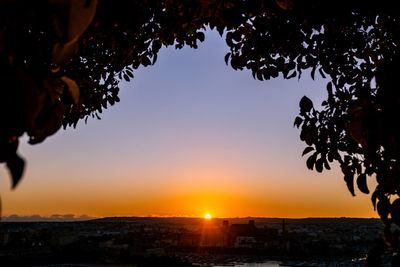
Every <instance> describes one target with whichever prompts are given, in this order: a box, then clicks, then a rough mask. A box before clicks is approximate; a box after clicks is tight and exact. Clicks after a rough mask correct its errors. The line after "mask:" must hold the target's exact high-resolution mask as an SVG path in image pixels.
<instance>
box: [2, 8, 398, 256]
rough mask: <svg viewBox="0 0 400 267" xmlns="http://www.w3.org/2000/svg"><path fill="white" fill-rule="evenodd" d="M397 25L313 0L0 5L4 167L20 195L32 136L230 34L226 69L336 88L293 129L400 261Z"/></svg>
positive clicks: (382, 15)
mask: <svg viewBox="0 0 400 267" xmlns="http://www.w3.org/2000/svg"><path fill="white" fill-rule="evenodd" d="M399 23H400V17H399V14H398V12H397V10H396V9H395V8H394V6H392V2H390V1H358V0H357V1H343V0H338V1H329V2H327V1H317V0H247V1H243V0H219V1H218V0H194V1H191V0H186V1H184V0H179V1H171V0H147V1H146V0H141V1H139V0H117V1H107V0H99V1H97V0H86V1H78V0H71V1H64V0H48V1H47V0H46V1H45V0H42V1H28V0H25V1H24V0H11V1H0V78H1V81H2V84H1V98H0V101H1V103H0V109H1V110H0V125H1V126H0V162H5V163H6V165H7V167H8V169H9V170H10V173H11V177H12V182H13V187H15V186H16V185H17V183H18V181H19V180H20V178H21V177H22V173H23V167H24V161H23V160H22V159H21V157H20V156H18V154H17V153H16V151H17V147H18V139H19V137H20V136H21V135H22V134H24V133H27V134H28V136H29V138H30V139H29V143H31V144H37V143H40V142H42V141H43V140H45V139H46V137H48V136H50V135H52V134H54V133H55V132H57V131H58V130H59V128H60V127H61V126H63V127H64V128H66V127H68V126H74V127H75V126H76V124H77V123H78V121H79V120H81V119H85V120H86V119H87V118H88V117H89V116H92V117H97V118H99V113H101V112H102V111H103V109H106V108H107V107H108V106H110V105H114V103H115V102H118V101H119V98H118V90H119V88H118V83H119V81H121V80H122V79H124V80H126V81H129V80H131V79H133V78H134V70H135V69H137V68H138V67H139V66H141V65H142V66H145V67H146V66H149V65H152V64H154V63H155V62H156V60H157V53H158V51H159V49H160V48H161V47H162V46H171V45H174V46H175V47H176V48H182V47H183V46H185V45H187V46H190V47H193V48H197V42H198V41H203V40H204V38H205V35H204V31H205V27H210V28H211V29H214V28H216V29H217V30H218V32H219V33H220V34H221V36H222V35H223V34H225V35H224V36H225V38H226V43H227V45H228V47H229V49H230V52H229V53H227V54H226V55H225V61H226V63H227V64H228V65H230V66H231V67H232V68H233V69H235V70H238V69H239V70H242V69H249V70H251V73H252V75H253V77H254V78H256V79H259V80H264V79H265V80H268V79H271V78H276V77H278V76H279V75H281V76H283V77H284V78H286V79H291V78H300V77H301V75H302V72H303V71H304V70H310V71H311V76H312V78H314V76H315V75H316V74H317V75H321V76H322V77H324V78H325V77H326V78H328V80H327V86H326V89H327V91H328V98H327V99H326V100H325V101H323V103H322V106H323V108H322V110H316V109H315V108H314V107H313V103H312V102H311V100H310V99H308V98H307V97H304V98H303V99H302V100H301V101H300V115H299V116H298V117H297V118H296V119H295V126H297V127H299V128H300V129H301V134H300V138H301V140H303V141H304V142H305V143H306V144H307V147H306V149H305V150H304V153H303V155H305V154H309V156H308V159H307V167H308V168H309V169H314V168H315V169H316V170H317V171H318V172H322V171H323V169H328V170H329V169H330V167H329V164H330V163H331V162H333V161H338V162H339V163H340V166H341V168H342V171H343V174H344V180H345V182H346V184H347V186H348V189H349V191H350V192H351V194H353V195H354V194H355V192H354V181H356V184H357V187H358V188H359V190H360V191H361V192H363V193H366V194H368V193H369V188H368V186H367V178H368V177H371V176H373V177H375V178H376V179H377V182H378V186H377V187H376V188H375V190H374V191H373V193H372V203H373V206H374V208H377V211H378V214H379V215H380V217H381V219H382V220H383V222H384V223H385V224H386V230H385V233H384V240H385V243H386V245H387V246H389V248H391V249H393V251H396V249H397V247H398V234H397V233H396V232H393V231H391V230H390V226H391V224H393V223H395V224H397V225H400V200H399V199H398V196H399V190H400V164H399V160H400V130H399V129H400V127H397V124H398V122H399V119H398V115H399V114H400V112H399V111H400V93H399V90H397V87H396V85H397V80H396V78H397V75H398V69H399V68H398V66H399V61H400V51H399V45H400V24H399Z"/></svg>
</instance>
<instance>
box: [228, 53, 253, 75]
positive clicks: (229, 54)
mask: <svg viewBox="0 0 400 267" xmlns="http://www.w3.org/2000/svg"><path fill="white" fill-rule="evenodd" d="M230 56H231V53H227V54H226V55H225V64H226V65H228V61H229V57H230ZM253 76H254V72H253Z"/></svg>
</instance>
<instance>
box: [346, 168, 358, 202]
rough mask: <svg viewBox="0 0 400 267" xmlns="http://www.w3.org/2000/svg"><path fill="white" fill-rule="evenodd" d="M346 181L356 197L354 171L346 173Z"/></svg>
mask: <svg viewBox="0 0 400 267" xmlns="http://www.w3.org/2000/svg"><path fill="white" fill-rule="evenodd" d="M344 181H345V182H346V185H347V189H349V192H350V193H351V195H352V196H353V197H354V196H355V195H356V194H354V173H352V172H347V173H345V175H344Z"/></svg>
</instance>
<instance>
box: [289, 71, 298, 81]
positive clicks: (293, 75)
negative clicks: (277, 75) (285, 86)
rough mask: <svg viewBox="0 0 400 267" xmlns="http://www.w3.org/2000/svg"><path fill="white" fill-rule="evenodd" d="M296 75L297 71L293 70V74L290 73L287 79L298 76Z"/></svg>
mask: <svg viewBox="0 0 400 267" xmlns="http://www.w3.org/2000/svg"><path fill="white" fill-rule="evenodd" d="M296 75H297V72H296V71H293V72H292V74H290V75H289V76H288V77H287V79H291V78H294V77H296Z"/></svg>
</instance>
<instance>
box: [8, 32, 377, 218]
mask: <svg viewBox="0 0 400 267" xmlns="http://www.w3.org/2000/svg"><path fill="white" fill-rule="evenodd" d="M227 51H228V48H227V46H226V44H225V42H224V39H222V38H220V37H219V35H218V34H217V33H216V32H207V35H206V41H205V42H204V43H202V44H201V45H200V46H199V49H197V50H194V49H190V48H184V49H182V50H175V49H174V48H173V47H171V48H163V49H161V51H160V53H159V55H158V61H157V63H156V65H155V66H150V67H147V68H141V69H139V70H138V71H136V73H135V79H134V80H133V81H131V82H130V83H121V92H120V98H121V102H120V103H117V104H116V105H115V106H113V107H111V108H109V109H108V110H106V111H105V112H103V114H102V116H101V117H102V119H101V120H100V121H98V120H96V119H89V120H88V123H87V124H86V125H85V124H84V122H83V121H82V122H80V123H79V124H78V127H77V128H76V129H72V128H70V129H67V130H66V131H64V130H60V131H59V132H58V133H57V134H55V135H54V136H51V137H49V138H48V139H46V140H45V142H44V143H43V144H40V145H36V146H31V145H28V144H26V138H24V139H23V140H22V142H21V143H22V144H21V146H20V148H19V151H20V153H21V154H22V155H23V156H24V157H25V158H26V159H27V168H26V172H25V175H24V178H23V180H22V181H21V183H20V184H19V186H18V187H17V189H16V190H13V191H12V190H10V189H9V188H10V187H11V183H10V179H9V177H8V173H7V171H6V169H5V168H1V169H0V194H1V197H2V204H3V215H5V216H7V215H11V214H18V215H25V216H27V215H34V214H39V215H41V216H50V215H52V214H76V215H82V214H87V215H89V216H95V217H103V216H148V215H152V216H154V215H157V216H203V215H204V214H206V213H210V214H212V215H213V216H214V217H237V216H238V217H244V216H262V217H336V216H338V217H341V216H347V217H376V213H375V212H374V211H373V207H372V204H371V201H370V196H369V195H364V194H362V193H361V192H359V191H357V192H356V194H357V196H356V197H352V196H351V195H350V193H349V192H348V191H347V188H346V185H345V183H344V181H343V176H342V175H341V173H340V170H339V168H338V167H337V166H333V169H332V170H331V171H328V172H327V171H324V172H323V173H322V174H321V173H317V172H316V171H309V170H308V169H307V167H306V165H305V160H306V158H302V157H301V153H302V151H303V149H304V147H305V146H306V145H305V143H302V142H301V141H300V139H299V134H300V132H299V130H298V129H296V128H293V121H294V118H295V117H296V115H297V114H298V111H299V108H298V102H299V100H300V98H301V97H302V96H303V95H307V96H309V97H310V98H311V99H313V100H314V102H315V103H320V102H321V101H322V99H323V98H324V97H325V94H326V93H325V89H324V88H325V82H324V81H323V80H322V79H320V78H319V80H317V81H312V80H311V78H310V77H309V75H306V74H304V75H303V78H302V79H301V80H300V81H298V80H297V79H291V80H289V81H287V80H283V79H282V78H277V79H273V80H271V81H264V82H261V81H257V80H254V79H253V77H252V75H251V72H250V71H248V70H245V71H234V70H233V69H232V68H231V67H227V66H226V65H225V62H224V55H225V53H226V52H227ZM368 182H369V186H370V189H373V188H374V186H375V182H372V179H371V180H370V181H368Z"/></svg>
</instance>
